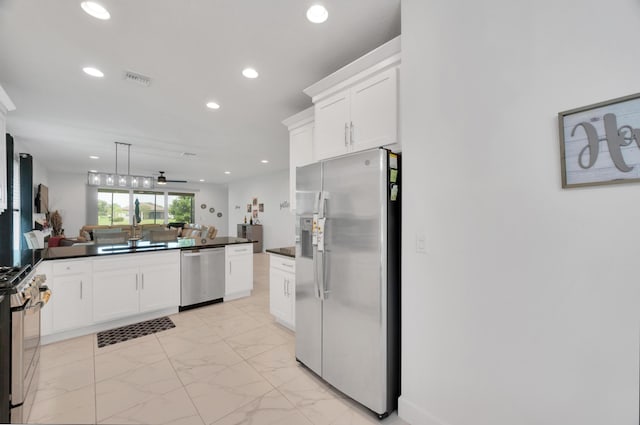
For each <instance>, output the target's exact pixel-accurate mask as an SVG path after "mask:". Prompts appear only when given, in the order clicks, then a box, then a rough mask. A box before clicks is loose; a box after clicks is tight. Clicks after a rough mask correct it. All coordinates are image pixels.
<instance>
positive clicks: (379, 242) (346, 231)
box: [296, 148, 400, 418]
mask: <svg viewBox="0 0 640 425" xmlns="http://www.w3.org/2000/svg"><path fill="white" fill-rule="evenodd" d="M399 189H400V157H399V155H397V154H395V153H392V152H390V151H388V150H386V149H382V148H380V149H373V150H368V151H364V152H359V153H355V154H350V155H345V156H342V157H338V158H334V159H330V160H325V161H321V162H319V163H315V164H311V165H308V166H305V167H299V168H298V169H297V172H296V358H297V359H298V361H300V362H301V363H302V364H304V365H305V366H307V367H308V368H309V369H311V370H312V371H313V372H315V373H316V374H317V375H319V376H320V377H322V378H323V379H324V380H325V381H326V382H328V383H329V384H331V385H332V386H333V387H335V388H336V389H338V390H339V391H341V392H342V393H344V394H345V395H347V396H349V397H351V398H352V399H354V400H356V401H358V402H359V403H361V404H362V405H364V406H365V407H367V408H368V409H370V410H372V411H373V412H375V413H376V414H377V415H378V416H379V417H381V418H382V417H385V416H387V415H388V414H389V413H390V412H392V411H393V410H394V409H395V408H396V406H397V399H398V396H399V390H400V386H399V381H400V370H399V369H400V190H399Z"/></svg>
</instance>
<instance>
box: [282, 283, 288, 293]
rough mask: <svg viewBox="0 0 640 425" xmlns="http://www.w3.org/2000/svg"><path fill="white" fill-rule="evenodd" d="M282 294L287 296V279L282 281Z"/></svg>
mask: <svg viewBox="0 0 640 425" xmlns="http://www.w3.org/2000/svg"><path fill="white" fill-rule="evenodd" d="M282 295H284V296H285V297H286V296H287V279H285V280H283V281H282Z"/></svg>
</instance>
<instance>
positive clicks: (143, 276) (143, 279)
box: [142, 273, 144, 290]
mask: <svg viewBox="0 0 640 425" xmlns="http://www.w3.org/2000/svg"><path fill="white" fill-rule="evenodd" d="M142 289H143V290H144V273H142Z"/></svg>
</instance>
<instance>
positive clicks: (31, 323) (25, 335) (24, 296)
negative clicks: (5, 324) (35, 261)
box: [11, 271, 49, 423]
mask: <svg viewBox="0 0 640 425" xmlns="http://www.w3.org/2000/svg"><path fill="white" fill-rule="evenodd" d="M45 280H46V277H45V276H44V275H36V274H35V271H32V272H31V273H29V274H28V275H27V276H26V277H25V278H24V279H23V280H22V281H21V282H20V283H19V284H18V285H17V287H16V291H15V293H13V294H11V423H26V421H27V419H28V418H29V413H30V411H31V406H32V405H33V400H34V398H35V392H36V388H35V387H36V382H37V374H38V370H39V360H40V309H41V308H42V306H43V305H44V304H45V303H46V301H47V300H48V296H49V293H48V292H47V291H48V288H47V287H46V286H44V285H43V283H44V282H45ZM34 377H35V378H36V379H34Z"/></svg>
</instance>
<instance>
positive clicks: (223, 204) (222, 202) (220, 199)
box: [194, 183, 236, 236]
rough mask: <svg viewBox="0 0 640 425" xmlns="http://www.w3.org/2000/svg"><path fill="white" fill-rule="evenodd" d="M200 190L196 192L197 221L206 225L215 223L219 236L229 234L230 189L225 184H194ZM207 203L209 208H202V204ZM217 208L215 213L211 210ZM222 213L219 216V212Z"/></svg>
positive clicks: (233, 231) (233, 232)
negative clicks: (210, 209)
mask: <svg viewBox="0 0 640 425" xmlns="http://www.w3.org/2000/svg"><path fill="white" fill-rule="evenodd" d="M194 186H195V187H196V188H197V189H198V191H196V192H194V193H195V194H196V196H195V200H194V202H195V204H196V206H195V208H196V223H197V224H204V225H207V226H209V225H214V226H216V228H217V229H218V236H229V235H230V233H229V230H228V229H229V228H228V227H227V223H228V222H229V217H228V212H229V208H228V204H227V203H228V201H229V195H228V189H227V187H226V186H223V185H214V184H207V183H202V184H198V185H194ZM202 204H205V205H206V206H207V208H205V209H202V208H200V206H201V205H202ZM212 207H213V208H215V212H214V213H210V212H209V208H212ZM219 212H221V213H222V217H218V213H219ZM235 234H236V232H235V228H234V229H232V232H231V236H235Z"/></svg>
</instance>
